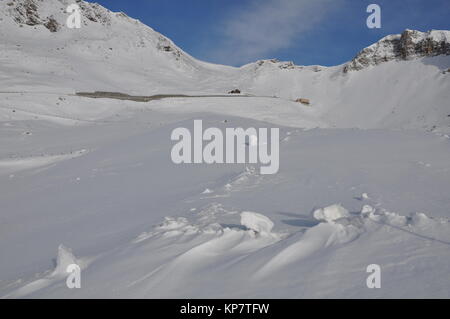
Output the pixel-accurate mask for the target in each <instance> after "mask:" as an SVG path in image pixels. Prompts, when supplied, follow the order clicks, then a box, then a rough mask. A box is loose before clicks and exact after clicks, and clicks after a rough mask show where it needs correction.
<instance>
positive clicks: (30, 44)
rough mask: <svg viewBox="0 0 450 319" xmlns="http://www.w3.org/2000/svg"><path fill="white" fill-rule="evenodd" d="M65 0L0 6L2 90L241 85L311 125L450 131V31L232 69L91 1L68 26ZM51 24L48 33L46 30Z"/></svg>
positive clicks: (203, 89)
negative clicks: (322, 61)
mask: <svg viewBox="0 0 450 319" xmlns="http://www.w3.org/2000/svg"><path fill="white" fill-rule="evenodd" d="M69 3H71V2H70V1H63V0H49V1H37V0H21V1H19V0H16V1H13V0H11V1H3V2H2V3H0V15H1V17H0V18H1V21H0V23H1V26H2V27H1V28H0V38H1V41H2V56H1V60H0V74H1V77H0V86H1V87H2V91H4V92H7V91H11V92H18V91H19V92H22V91H25V92H29V91H33V92H57V93H74V92H76V91H87V92H93V91H112V92H123V93H130V94H141V95H152V94H162V93H171V94H182V93H185V94H208V93H216V94H224V93H227V92H228V91H229V90H231V89H234V88H239V89H240V90H241V91H242V92H244V93H248V94H253V95H258V96H266V97H274V96H275V97H278V98H281V99H287V100H296V99H297V98H300V97H302V98H308V99H310V100H311V103H312V107H313V109H314V111H312V112H313V113H314V114H315V116H316V117H317V118H318V119H320V120H321V121H318V123H319V122H323V121H325V122H327V123H328V126H336V127H362V128H364V127H370V128H372V127H379V126H381V127H390V128H394V127H403V128H415V129H417V128H420V129H426V130H436V129H437V130H445V131H447V130H448V129H449V125H450V123H449V119H448V117H447V115H448V113H449V111H448V103H447V101H448V100H449V98H450V84H449V82H450V81H449V76H450V72H446V70H448V69H449V68H450V55H449V54H450V41H449V39H450V32H449V31H437V30H433V31H430V32H426V33H422V32H418V31H412V30H406V31H405V32H404V33H403V34H402V35H392V36H388V37H386V38H384V39H381V40H380V41H379V42H378V43H375V44H374V45H372V46H370V47H368V48H366V49H364V50H362V51H361V52H360V53H359V54H358V55H357V56H356V57H355V59H353V60H352V61H350V62H349V63H347V64H344V65H342V66H337V67H330V68H327V67H321V66H296V65H294V64H293V63H290V62H279V61H277V60H264V61H258V62H255V63H251V64H248V65H245V66H242V67H241V68H233V67H227V66H220V65H212V64H208V63H204V62H201V61H198V60H196V59H194V58H193V57H191V56H189V55H188V54H187V53H185V52H184V51H182V50H181V49H180V48H178V47H177V46H176V45H175V44H174V43H173V42H172V41H170V40H169V39H167V38H165V37H164V36H162V35H161V34H159V33H158V32H156V31H154V30H153V29H151V28H150V27H148V26H146V25H144V24H142V23H140V22H139V21H137V20H134V19H132V18H129V17H127V16H125V15H124V14H123V13H113V12H110V11H109V10H107V9H105V8H103V7H101V6H100V5H97V4H91V3H85V2H82V1H81V2H79V4H80V6H81V8H82V13H83V25H82V28H81V29H68V28H67V27H66V26H65V20H66V19H67V16H68V14H67V13H65V12H64V9H65V8H66V7H67V6H68V4H69ZM10 4H11V5H10ZM30 7H31V9H27V8H30ZM24 8H25V9H24ZM27 10H28V11H27ZM24 12H25V13H24ZM26 12H29V13H28V15H27V14H26ZM30 17H31V20H32V22H30V21H29V20H30ZM49 19H54V21H55V25H56V27H55V29H54V30H53V29H52V30H53V31H55V32H51V30H49V29H48V28H47V27H46V26H45V24H46V23H47V22H48V21H49ZM27 23H29V24H33V25H27ZM412 80H414V83H411V81H412ZM368 87H370V88H371V89H370V90H367V89H366V88H368ZM430 101H432V103H431V105H430ZM380 105H381V106H382V107H381V108H380ZM367 112H369V113H370V116H369V117H368V116H367ZM318 125H320V126H322V125H321V124H318Z"/></svg>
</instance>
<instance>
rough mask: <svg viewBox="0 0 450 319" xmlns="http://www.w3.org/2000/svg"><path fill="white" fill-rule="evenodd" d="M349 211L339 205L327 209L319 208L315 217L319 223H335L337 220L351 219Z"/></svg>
mask: <svg viewBox="0 0 450 319" xmlns="http://www.w3.org/2000/svg"><path fill="white" fill-rule="evenodd" d="M349 216H350V213H349V212H348V210H347V209H345V208H344V207H342V206H341V205H339V204H335V205H331V206H328V207H325V208H318V209H316V210H315V211H314V212H313V217H314V218H315V219H317V220H319V221H325V222H333V221H335V220H338V219H341V218H345V217H349Z"/></svg>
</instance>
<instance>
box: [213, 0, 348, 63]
mask: <svg viewBox="0 0 450 319" xmlns="http://www.w3.org/2000/svg"><path fill="white" fill-rule="evenodd" d="M338 2H341V0H253V2H251V3H250V4H249V5H248V6H247V7H246V8H245V9H241V11H236V12H234V14H232V15H230V17H229V18H228V19H226V20H225V21H224V22H223V23H222V24H221V31H220V33H221V36H222V39H223V40H222V41H220V42H219V45H218V46H217V47H216V48H215V50H214V51H213V52H212V56H213V58H214V60H218V61H221V62H222V63H227V64H242V63H245V62H248V61H253V60H257V59H259V58H261V57H263V56H266V55H268V54H273V53H275V52H276V51H277V50H280V49H285V48H289V47H291V46H292V45H293V43H294V42H295V41H297V40H298V39H299V37H300V36H301V35H302V34H303V33H305V32H307V31H310V30H311V29H312V28H314V27H315V26H317V25H318V24H319V23H320V22H321V21H323V19H325V18H326V17H327V16H328V15H329V14H330V13H331V12H332V10H333V9H334V8H336V7H337V5H338Z"/></svg>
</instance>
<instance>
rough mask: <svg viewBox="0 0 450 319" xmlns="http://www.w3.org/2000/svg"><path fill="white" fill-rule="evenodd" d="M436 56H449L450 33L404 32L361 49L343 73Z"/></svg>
mask: <svg viewBox="0 0 450 319" xmlns="http://www.w3.org/2000/svg"><path fill="white" fill-rule="evenodd" d="M437 55H450V32H449V31H438V30H432V31H429V32H420V31H415V30H405V31H404V32H403V33H402V34H401V35H389V36H387V37H384V38H383V39H381V40H380V41H378V42H377V43H375V44H373V45H371V46H369V47H367V48H365V49H363V50H362V51H361V52H359V53H358V55H357V56H356V57H355V58H354V59H353V60H352V61H350V62H348V63H347V64H346V65H345V66H344V72H345V73H346V72H349V71H358V70H362V69H364V68H366V67H369V66H373V65H378V64H380V63H384V62H388V61H392V60H409V59H413V58H420V57H429V56H437Z"/></svg>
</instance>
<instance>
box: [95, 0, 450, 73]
mask: <svg viewBox="0 0 450 319" xmlns="http://www.w3.org/2000/svg"><path fill="white" fill-rule="evenodd" d="M95 2H98V3H100V4H102V5H103V6H105V7H107V8H108V9H110V10H112V11H123V12H125V13H126V14H128V15H129V16H131V17H133V18H137V19H139V20H141V21H142V22H143V23H145V24H147V25H149V26H151V27H152V28H153V29H155V30H157V31H158V32H161V33H162V34H164V35H165V36H167V37H169V38H170V39H172V40H173V41H174V42H175V43H176V44H177V45H178V46H180V47H181V48H182V49H183V50H185V51H186V52H188V53H189V54H191V55H193V56H194V57H196V58H198V59H201V60H204V61H208V62H214V63H221V64H229V65H235V66H239V65H242V64H245V63H249V62H253V61H256V60H258V59H267V58H278V59H280V60H286V61H294V62H295V63H296V64H299V65H312V64H320V65H327V66H329V65H337V64H341V63H343V62H346V61H348V60H350V59H351V58H352V57H353V56H354V55H355V54H356V53H357V52H358V51H359V50H361V49H362V48H364V47H366V46H368V45H370V44H372V43H373V42H376V41H378V40H379V39H380V38H381V37H383V36H385V35H387V34H392V33H401V32H402V31H403V30H405V29H407V28H408V29H416V30H421V31H427V30H431V29H446V30H450V0H370V1H366V0H132V1H130V0H95ZM371 3H376V4H378V5H380V6H381V8H382V28H381V29H369V28H367V26H366V19H367V17H368V16H369V13H367V12H366V8H367V6H368V5H369V4H371Z"/></svg>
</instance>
